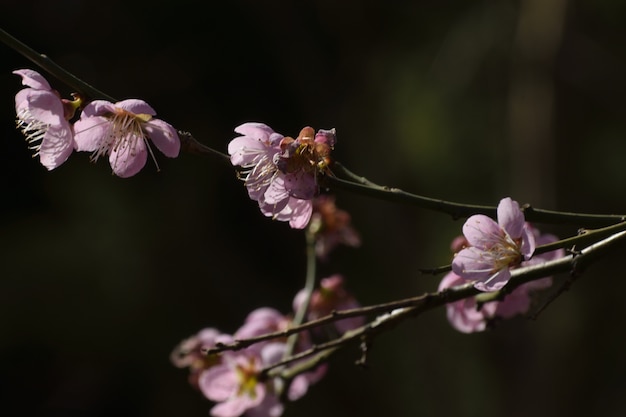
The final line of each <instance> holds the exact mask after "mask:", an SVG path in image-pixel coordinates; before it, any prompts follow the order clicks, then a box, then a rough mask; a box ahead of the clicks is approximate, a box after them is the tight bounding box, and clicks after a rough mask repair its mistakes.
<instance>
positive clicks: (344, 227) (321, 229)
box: [309, 195, 361, 260]
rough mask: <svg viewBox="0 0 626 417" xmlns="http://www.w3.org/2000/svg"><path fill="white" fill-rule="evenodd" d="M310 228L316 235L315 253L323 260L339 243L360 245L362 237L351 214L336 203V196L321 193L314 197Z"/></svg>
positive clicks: (353, 245)
mask: <svg viewBox="0 0 626 417" xmlns="http://www.w3.org/2000/svg"><path fill="white" fill-rule="evenodd" d="M309 230H311V232H313V234H314V235H315V253H316V255H317V257H318V258H319V259H321V260H327V259H328V254H329V253H330V252H331V251H332V250H333V249H334V248H335V247H336V246H337V245H339V244H344V245H347V246H352V247H358V246H360V245H361V238H360V236H359V234H358V233H357V231H356V230H355V229H354V228H353V227H352V225H351V223H350V214H349V213H348V212H347V211H345V210H340V209H338V208H337V206H336V205H335V198H334V197H333V196H330V195H320V196H317V197H316V198H314V199H313V214H312V217H311V222H310V223H309Z"/></svg>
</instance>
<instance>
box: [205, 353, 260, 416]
mask: <svg viewBox="0 0 626 417" xmlns="http://www.w3.org/2000/svg"><path fill="white" fill-rule="evenodd" d="M261 369H263V363H262V359H261V356H260V355H259V354H258V353H256V352H255V351H251V350H244V351H241V352H226V353H224V354H223V362H222V363H221V364H219V365H216V366H213V367H211V368H209V369H207V370H205V371H203V372H202V373H201V374H200V377H199V379H198V385H199V387H200V390H201V391H202V393H203V394H204V396H205V397H207V398H208V399H209V400H211V401H215V402H216V403H217V404H216V405H215V406H214V407H213V408H212V409H211V415H212V416H214V417H236V416H240V415H242V414H243V413H244V412H245V411H247V410H248V409H250V408H254V407H257V406H259V405H260V404H261V403H262V402H263V400H264V399H265V395H266V387H265V384H264V383H263V382H261V381H259V372H260V371H261Z"/></svg>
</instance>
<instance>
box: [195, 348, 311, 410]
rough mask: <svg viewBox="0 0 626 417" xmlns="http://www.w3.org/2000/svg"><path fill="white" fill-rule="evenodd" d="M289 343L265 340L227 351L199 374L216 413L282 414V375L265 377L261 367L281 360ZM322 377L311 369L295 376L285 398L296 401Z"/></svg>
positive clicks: (204, 390) (202, 387)
mask: <svg viewBox="0 0 626 417" xmlns="http://www.w3.org/2000/svg"><path fill="white" fill-rule="evenodd" d="M285 349H286V345H285V343H282V342H270V343H266V344H263V346H262V348H260V349H253V348H247V349H243V350H241V351H237V352H230V351H229V352H224V354H223V359H222V362H221V363H220V364H218V365H216V366H213V367H211V368H208V369H207V370H205V371H203V372H202V373H201V374H200V377H199V379H198V386H199V388H200V391H201V392H202V393H203V394H204V396H205V397H206V398H208V399H209V400H211V401H214V402H215V403H216V404H215V406H213V408H212V409H211V415H212V416H214V417H237V416H240V415H242V414H244V413H246V414H247V415H249V416H259V417H261V416H271V417H278V416H280V415H282V413H283V411H284V406H283V404H282V403H281V402H280V400H279V395H280V391H281V390H282V389H284V386H283V385H282V384H283V383H282V381H281V380H279V379H273V380H271V379H270V380H265V379H263V377H262V376H261V371H262V370H263V369H264V368H265V367H267V366H270V365H273V364H276V363H278V362H279V361H280V360H281V359H282V357H283V355H284V353H285ZM319 377H320V374H319V372H316V371H312V372H307V373H303V374H300V375H298V376H296V377H295V378H294V379H293V381H292V382H291V384H290V385H289V388H288V390H287V396H286V398H287V399H289V400H290V401H295V400H297V399H299V398H301V397H302V396H303V395H304V394H306V392H307V390H308V387H309V385H310V384H312V383H314V382H316V381H317V380H318V379H319Z"/></svg>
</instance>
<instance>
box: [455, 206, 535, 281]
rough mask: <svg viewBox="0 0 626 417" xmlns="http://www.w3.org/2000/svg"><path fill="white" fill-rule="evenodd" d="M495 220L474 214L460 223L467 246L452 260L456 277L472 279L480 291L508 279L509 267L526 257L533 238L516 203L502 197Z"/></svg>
mask: <svg viewBox="0 0 626 417" xmlns="http://www.w3.org/2000/svg"><path fill="white" fill-rule="evenodd" d="M497 213H498V222H495V221H494V220H493V219H491V218H489V217H487V216H485V215H482V214H476V215H473V216H471V217H470V218H468V219H467V221H466V222H465V224H464V225H463V235H464V236H465V238H466V239H467V243H468V244H469V246H468V247H466V248H464V249H462V250H461V251H459V252H458V253H457V254H456V255H455V256H454V259H453V261H452V270H453V271H454V273H456V274H457V275H459V276H460V277H462V278H464V279H466V280H470V281H475V284H474V286H475V287H476V288H477V289H478V290H480V291H495V290H498V289H500V288H502V287H504V285H506V283H507V282H508V281H509V279H510V278H511V271H510V270H511V268H514V267H517V266H519V265H520V263H521V262H522V261H526V260H528V259H530V257H531V256H532V254H533V252H534V251H535V238H534V235H533V233H532V231H531V230H530V228H529V227H528V226H527V224H526V222H525V220H524V213H523V212H522V210H521V209H520V207H519V204H518V203H517V202H516V201H514V200H512V199H511V198H508V197H507V198H504V199H502V200H501V201H500V203H499V204H498V210H497Z"/></svg>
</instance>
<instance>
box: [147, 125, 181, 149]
mask: <svg viewBox="0 0 626 417" xmlns="http://www.w3.org/2000/svg"><path fill="white" fill-rule="evenodd" d="M143 129H144V131H145V132H146V134H147V136H148V137H149V138H150V139H151V140H152V143H154V144H155V145H156V147H157V148H158V149H159V150H160V151H161V152H162V153H163V155H165V156H167V157H170V158H176V157H177V156H178V154H179V152H180V139H179V138H178V133H177V132H176V129H174V128H173V127H172V125H170V124H169V123H166V122H164V121H163V120H159V119H152V120H150V121H149V122H147V123H145V124H144V125H143Z"/></svg>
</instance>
